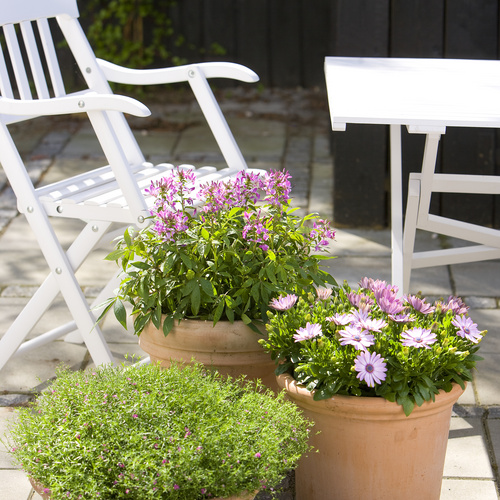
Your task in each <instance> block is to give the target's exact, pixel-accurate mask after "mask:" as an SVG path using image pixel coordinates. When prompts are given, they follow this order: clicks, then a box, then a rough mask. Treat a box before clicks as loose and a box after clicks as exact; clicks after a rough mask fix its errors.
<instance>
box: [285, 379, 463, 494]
mask: <svg viewBox="0 0 500 500" xmlns="http://www.w3.org/2000/svg"><path fill="white" fill-rule="evenodd" d="M278 385H279V386H280V388H285V389H286V391H287V395H288V397H289V398H290V399H291V400H292V401H294V402H295V403H296V404H297V405H298V406H299V407H300V408H301V409H302V410H303V411H304V414H305V415H306V416H307V417H309V418H311V419H312V420H313V421H314V422H315V424H316V425H315V427H314V431H320V434H319V435H314V433H312V434H313V435H312V436H311V439H310V443H311V444H312V445H313V446H314V447H315V448H316V449H317V450H319V451H318V453H310V454H309V455H308V456H307V457H303V458H302V459H301V460H300V462H299V466H298V468H297V470H296V473H295V487H296V495H297V496H296V499H297V500H310V499H314V500H326V499H328V500H359V499H360V498H369V499H370V500H400V499H402V498H404V499H405V500H421V499H423V498H425V499H426V500H438V499H439V497H440V494H441V481H442V475H443V467H444V460H445V454H446V445H447V442H448V432H449V425H450V417H451V411H452V407H453V404H454V403H455V402H456V401H457V399H458V398H459V397H460V395H461V394H462V393H463V390H462V389H461V388H460V386H459V385H455V386H454V387H453V389H452V390H451V392H449V393H446V392H444V391H441V392H440V393H439V394H438V395H437V396H436V400H435V402H425V403H424V404H423V405H422V406H420V407H415V409H414V410H413V412H412V413H411V414H410V416H408V417H406V416H405V414H404V412H403V410H402V408H401V406H399V405H397V404H396V403H391V402H389V401H387V400H385V399H383V398H367V397H355V396H334V397H332V398H330V399H326V400H322V401H314V400H313V398H312V395H311V392H310V391H308V390H307V389H306V388H305V387H302V386H298V385H297V384H296V383H295V380H294V379H293V377H291V376H290V375H286V374H285V375H280V376H279V377H278Z"/></svg>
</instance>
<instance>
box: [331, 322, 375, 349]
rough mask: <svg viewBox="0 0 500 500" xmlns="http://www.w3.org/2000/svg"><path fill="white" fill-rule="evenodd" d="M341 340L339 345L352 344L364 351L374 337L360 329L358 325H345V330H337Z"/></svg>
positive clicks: (373, 341)
mask: <svg viewBox="0 0 500 500" xmlns="http://www.w3.org/2000/svg"><path fill="white" fill-rule="evenodd" d="M339 334H340V336H341V337H342V340H341V341H340V345H353V346H354V347H355V348H356V349H358V350H361V351H364V350H366V348H367V347H369V346H371V345H373V344H374V343H375V337H374V336H373V335H372V334H370V333H369V332H367V331H366V330H362V329H361V327H360V326H352V325H349V326H346V327H345V330H341V331H339Z"/></svg>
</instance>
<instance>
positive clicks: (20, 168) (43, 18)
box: [0, 0, 258, 369]
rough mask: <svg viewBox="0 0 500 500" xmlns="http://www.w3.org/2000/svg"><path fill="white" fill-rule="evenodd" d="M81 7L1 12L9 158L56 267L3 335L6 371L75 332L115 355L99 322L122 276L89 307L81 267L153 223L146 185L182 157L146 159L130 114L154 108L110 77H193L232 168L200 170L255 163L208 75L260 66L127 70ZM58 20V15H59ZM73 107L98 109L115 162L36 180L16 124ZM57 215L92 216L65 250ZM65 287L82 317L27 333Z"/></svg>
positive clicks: (0, 358)
mask: <svg viewBox="0 0 500 500" xmlns="http://www.w3.org/2000/svg"><path fill="white" fill-rule="evenodd" d="M78 15H79V14H78V8H77V4H76V0H20V1H18V2H12V3H9V5H8V6H5V8H3V9H2V10H1V11H0V25H1V26H2V27H3V35H4V39H5V44H4V47H3V52H0V91H1V95H2V97H1V98H0V163H1V165H2V167H3V169H4V171H5V173H6V175H7V178H8V180H9V182H10V184H11V187H12V189H13V191H14V193H15V195H16V198H17V203H18V210H19V211H20V212H21V213H22V214H24V215H25V216H26V219H27V221H28V223H29V225H30V226H31V229H32V230H33V232H34V234H35V236H36V239H37V242H38V244H39V246H40V249H41V251H42V253H43V255H44V257H45V259H46V261H47V263H48V265H49V268H50V274H49V275H48V277H47V278H46V280H45V281H44V282H43V284H42V285H41V287H40V288H39V289H38V291H37V292H36V293H35V294H34V296H33V297H32V299H31V300H30V302H29V303H28V305H27V306H26V307H25V309H24V310H23V311H22V312H21V314H19V316H18V317H17V318H16V320H15V322H14V323H13V324H12V326H11V327H10V328H9V330H8V331H7V332H6V333H5V334H4V336H3V337H2V339H1V340H0V369H1V368H2V367H3V366H4V365H5V363H6V362H7V361H8V360H9V359H10V358H11V357H12V356H14V355H17V354H20V353H23V352H26V351H28V350H31V349H35V348H37V347H38V346H40V345H42V344H45V343H47V342H50V341H52V340H54V339H56V338H59V337H61V336H63V335H65V334H68V333H70V332H73V331H75V330H77V331H78V332H79V334H80V335H81V337H82V339H83V341H84V342H85V344H86V346H87V348H88V350H89V353H90V355H91V357H92V359H93V361H94V362H95V363H96V364H102V363H109V362H112V361H113V356H112V354H111V352H110V349H109V346H108V345H107V343H106V341H105V339H104V337H103V334H102V332H101V330H100V328H99V327H98V326H96V324H95V318H96V316H97V315H98V314H99V313H98V312H95V311H94V312H93V310H92V309H93V308H94V305H95V304H99V303H100V302H102V301H103V300H104V299H105V298H108V297H109V296H110V295H111V293H112V290H113V289H114V287H115V285H116V283H117V280H116V278H115V279H114V280H113V279H112V280H111V281H110V284H109V285H108V286H107V287H105V289H104V290H103V292H102V293H101V294H100V296H99V297H98V298H97V299H96V300H95V303H94V304H92V305H90V306H89V305H88V304H87V301H86V299H85V297H84V295H83V293H82V290H81V287H80V285H79V283H78V281H77V279H76V276H75V272H76V270H77V269H78V268H79V267H80V265H81V264H82V263H83V262H84V261H85V260H86V258H87V257H88V256H89V254H90V253H91V252H92V250H93V249H94V248H95V246H96V245H97V244H98V243H99V241H100V240H101V239H102V237H103V236H104V235H105V234H106V233H107V231H109V230H110V228H111V225H112V224H113V223H123V224H124V225H133V224H135V225H136V226H137V227H138V228H141V227H144V225H145V224H147V220H145V218H146V217H147V216H148V215H149V213H148V204H147V199H146V197H145V195H144V188H145V187H147V186H149V184H150V182H151V180H152V179H153V178H157V177H161V176H162V175H163V174H164V173H165V172H166V171H168V170H169V169H171V168H172V165H170V164H161V165H157V166H154V165H152V164H150V163H147V162H145V159H144V156H143V154H142V152H141V150H140V149H139V146H138V144H137V142H136V140H135V139H134V136H133V134H132V132H131V130H130V128H129V126H128V124H127V122H126V120H125V118H124V116H123V113H129V114H132V115H136V116H147V115H149V110H148V109H147V108H146V107H145V106H144V105H143V104H141V103H140V102H138V101H137V100H134V99H131V98H128V97H123V96H117V95H114V94H113V93H112V91H111V88H110V86H109V84H108V81H113V82H118V83H125V84H140V85H152V84H166V83H175V82H189V84H190V86H191V88H192V90H193V92H194V95H195V97H196V99H197V101H198V103H199V105H200V107H201V109H202V111H203V113H204V116H205V118H206V120H207V121H208V124H209V126H210V128H211V130H212V132H213V134H214V136H215V139H216V141H217V143H218V145H219V147H220V149H221V152H222V154H223V156H224V159H225V161H226V163H227V168H224V169H222V170H216V169H215V168H213V167H202V168H199V169H195V172H196V175H197V176H199V177H201V176H205V178H206V179H207V180H208V179H209V178H222V177H227V176H232V175H235V174H236V173H237V172H238V171H240V170H242V169H245V168H247V165H246V163H245V160H244V158H243V156H242V154H241V152H240V149H239V147H238V145H237V144H236V142H235V140H234V138H233V135H232V134H231V131H230V129H229V127H228V125H227V122H226V120H225V118H224V116H223V114H222V112H221V110H220V108H219V105H218V104H217V101H216V100H215V97H214V95H213V93H212V91H211V89H210V87H209V84H208V83H207V79H208V78H214V77H218V78H231V79H236V80H240V81H244V82H255V81H257V80H258V77H257V75H256V74H255V73H254V72H253V71H251V70H249V69H248V68H245V67H243V66H240V65H237V64H232V63H201V64H195V65H185V66H180V67H174V68H165V69H154V70H130V69H126V68H122V67H119V66H116V65H113V64H111V63H109V62H105V61H103V60H100V59H97V58H96V57H95V55H94V53H93V51H92V49H91V47H90V45H89V43H88V41H87V38H86V36H85V34H84V32H83V30H82V28H81V26H80V24H79V21H78ZM51 19H55V21H53V20H52V21H50V23H49V20H51ZM52 23H53V24H52ZM56 24H57V25H58V26H59V28H60V30H61V32H62V34H63V36H64V38H65V40H66V41H67V43H68V46H69V49H70V50H71V52H72V54H73V56H74V58H75V60H76V62H77V64H78V66H79V69H80V71H81V73H82V75H83V77H84V79H85V82H86V84H87V85H88V89H87V90H85V91H79V92H76V93H70V94H67V93H66V91H65V87H64V84H63V78H62V73H61V71H60V68H59V64H58V60H57V57H56V51H55V46H54V42H53V37H52V33H51V30H52V29H53V27H54V26H55V25H56ZM72 113H85V114H86V115H87V116H88V118H89V120H90V122H91V125H92V127H93V129H94V131H95V133H96V136H97V138H98V140H99V142H100V145H101V147H102V150H103V152H104V154H105V156H106V160H107V162H108V165H106V166H103V167H101V168H98V169H96V170H92V171H89V172H86V173H84V174H80V175H77V176H74V177H71V178H68V179H65V180H61V181H59V182H56V183H54V184H51V185H48V186H44V187H39V188H36V187H35V186H34V185H33V183H32V181H31V180H30V177H29V175H28V173H27V171H26V168H25V165H24V163H23V160H22V159H21V156H20V154H19V152H18V150H17V148H16V145H15V143H14V141H13V139H12V137H11V134H10V132H9V128H8V125H9V124H12V123H16V122H20V121H23V120H27V119H30V118H34V117H39V116H44V115H64V114H72ZM193 168H194V167H193ZM56 217H63V218H69V219H79V220H83V221H85V223H86V225H85V227H84V229H83V231H82V232H81V233H80V234H79V235H78V236H77V237H76V238H75V240H74V242H73V243H72V244H71V246H70V248H69V249H68V250H67V251H64V250H63V247H62V246H61V243H60V242H59V241H58V239H57V236H56V233H55V232H54V229H53V227H52V224H51V221H52V220H53V219H52V218H56ZM20 247H22V243H21V242H20ZM110 274H111V272H110ZM59 293H61V295H62V297H63V298H64V300H65V302H66V304H67V307H68V308H69V310H70V312H71V315H72V317H73V321H72V322H71V323H69V324H66V325H62V326H60V327H58V328H56V329H54V330H51V331H49V332H46V333H44V334H41V335H39V336H37V337H35V338H33V339H31V340H26V337H27V335H28V333H29V332H30V331H31V330H32V329H33V327H34V326H35V324H36V323H37V322H38V320H39V319H40V317H41V316H42V315H43V314H44V313H45V311H46V310H47V309H48V308H49V307H50V305H51V304H52V302H53V301H54V299H55V298H56V296H57V295H58V294H59Z"/></svg>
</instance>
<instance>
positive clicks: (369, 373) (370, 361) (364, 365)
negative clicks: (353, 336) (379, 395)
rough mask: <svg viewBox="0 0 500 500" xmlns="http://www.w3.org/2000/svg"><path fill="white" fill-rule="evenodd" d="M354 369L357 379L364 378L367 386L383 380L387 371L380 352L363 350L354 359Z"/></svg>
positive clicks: (373, 385)
mask: <svg viewBox="0 0 500 500" xmlns="http://www.w3.org/2000/svg"><path fill="white" fill-rule="evenodd" d="M354 369H355V370H356V371H357V372H358V374H357V375H356V377H357V378H359V380H364V381H365V382H366V383H367V384H368V387H375V384H380V383H381V382H382V381H383V380H385V372H386V371H387V368H386V363H385V360H384V358H382V357H381V356H380V354H377V353H375V352H374V353H372V354H370V353H369V352H368V351H363V352H362V353H361V354H359V355H358V356H357V357H356V359H355V361H354Z"/></svg>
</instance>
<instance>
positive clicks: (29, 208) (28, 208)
mask: <svg viewBox="0 0 500 500" xmlns="http://www.w3.org/2000/svg"><path fill="white" fill-rule="evenodd" d="M34 210H35V209H34V208H33V207H32V206H31V205H30V206H29V207H26V211H27V212H28V213H29V214H32V213H33V212H34Z"/></svg>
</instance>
